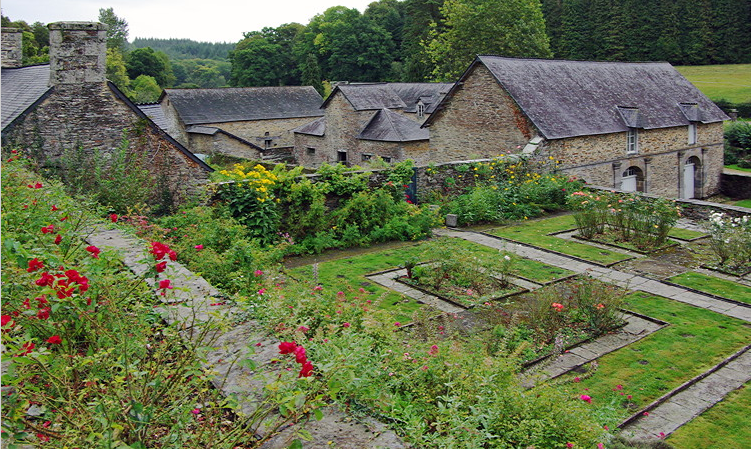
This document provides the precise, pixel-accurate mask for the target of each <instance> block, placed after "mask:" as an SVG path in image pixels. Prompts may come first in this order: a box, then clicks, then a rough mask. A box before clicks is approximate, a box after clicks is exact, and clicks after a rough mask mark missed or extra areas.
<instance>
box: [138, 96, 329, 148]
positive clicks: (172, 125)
mask: <svg viewBox="0 0 751 449" xmlns="http://www.w3.org/2000/svg"><path fill="white" fill-rule="evenodd" d="M322 102H323V98H322V97H321V95H320V94H319V93H318V92H317V91H316V90H315V89H314V88H312V87H310V86H280V87H238V88H219V89H165V90H164V93H162V96H161V98H160V99H159V103H158V105H145V106H142V108H143V109H144V112H146V113H147V114H150V115H151V116H152V117H154V118H155V119H156V120H157V121H161V122H162V123H164V125H163V126H164V129H165V130H166V131H167V132H168V133H169V134H170V135H172V136H173V137H174V138H175V139H177V140H178V141H179V142H181V143H182V144H183V145H185V146H187V147H188V148H190V149H191V151H193V152H194V153H202V154H207V155H213V154H225V155H229V156H235V157H240V158H243V159H257V160H283V159H289V158H291V156H292V147H293V145H294V135H293V133H292V129H293V128H297V127H298V126H301V125H304V124H306V123H308V122H310V120H311V119H312V118H317V117H321V116H322V115H323V111H321V109H320V106H321V103H322Z"/></svg>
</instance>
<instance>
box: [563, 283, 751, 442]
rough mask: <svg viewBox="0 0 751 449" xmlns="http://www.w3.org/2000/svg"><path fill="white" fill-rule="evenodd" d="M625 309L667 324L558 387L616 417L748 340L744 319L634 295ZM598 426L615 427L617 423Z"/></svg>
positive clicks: (643, 404)
mask: <svg viewBox="0 0 751 449" xmlns="http://www.w3.org/2000/svg"><path fill="white" fill-rule="evenodd" d="M624 307H625V308H626V309H629V310H633V311H635V312H639V313H642V314H645V315H648V316H651V317H653V318H657V319H660V320H663V321H666V322H668V323H670V325H669V326H666V327H665V328H663V329H661V330H659V331H657V332H655V333H653V334H651V335H649V336H647V337H645V338H644V339H642V340H639V341H637V342H635V343H633V344H631V345H629V346H626V347H625V348H622V349H619V350H617V351H615V352H612V353H610V354H608V355H605V356H603V357H601V358H600V359H599V369H598V370H597V371H596V373H595V374H594V375H593V376H592V377H589V378H586V379H583V380H582V381H581V382H580V383H567V384H564V385H562V386H560V387H559V388H564V389H565V390H566V391H567V392H569V393H571V394H572V395H573V394H575V395H577V396H578V395H581V394H588V395H589V396H591V397H592V398H593V399H592V400H593V404H594V405H596V406H597V407H601V408H603V410H608V409H609V410H610V411H611V412H614V414H615V415H616V416H617V419H619V420H622V419H625V418H626V417H628V416H630V415H631V414H632V413H634V412H636V411H637V410H639V409H641V408H642V407H644V406H646V405H647V404H649V403H651V402H652V401H654V400H655V399H657V398H658V397H660V396H662V395H664V394H665V393H667V392H668V391H670V390H672V389H674V388H676V387H678V386H679V385H681V384H682V383H684V382H686V381H688V380H689V379H692V378H693V377H696V376H698V375H699V374H701V373H703V372H704V371H706V370H708V369H709V368H711V367H713V366H715V365H716V364H718V363H720V362H721V361H722V360H723V359H725V358H726V357H728V356H730V355H732V354H733V353H735V352H736V351H738V350H739V349H740V348H742V347H743V346H745V345H747V344H748V343H750V342H751V329H750V328H748V327H747V326H745V323H744V322H743V321H741V320H738V319H735V318H730V317H727V316H725V315H721V314H719V313H716V312H712V311H710V310H706V309H700V308H697V307H693V306H690V305H688V304H683V303H679V302H677V301H672V300H670V299H667V298H663V297H660V296H655V295H650V294H646V293H643V292H637V293H633V294H630V295H628V296H627V297H626V300H625V306H624ZM618 385H622V387H623V389H622V390H618V389H617V386H618ZM621 393H623V395H621ZM628 395H632V398H631V399H630V400H629V399H628ZM593 412H595V411H593ZM602 424H607V425H608V426H610V427H611V428H613V427H614V426H615V425H616V424H617V423H616V422H613V423H606V422H603V423H602ZM726 447H731V446H726Z"/></svg>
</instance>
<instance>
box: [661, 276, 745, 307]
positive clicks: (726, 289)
mask: <svg viewBox="0 0 751 449" xmlns="http://www.w3.org/2000/svg"><path fill="white" fill-rule="evenodd" d="M668 280H669V281H670V282H674V283H676V284H679V285H683V286H685V287H689V288H693V289H695V290H699V291H701V292H705V293H711V294H713V295H717V296H722V297H723V298H728V299H734V300H736V301H741V302H745V303H749V304H751V287H746V286H745V285H741V284H738V283H736V282H733V281H727V280H725V279H720V278H716V277H714V276H707V275H706V274H702V273H697V272H695V271H689V272H686V273H683V274H679V275H678V276H673V277H671V278H668Z"/></svg>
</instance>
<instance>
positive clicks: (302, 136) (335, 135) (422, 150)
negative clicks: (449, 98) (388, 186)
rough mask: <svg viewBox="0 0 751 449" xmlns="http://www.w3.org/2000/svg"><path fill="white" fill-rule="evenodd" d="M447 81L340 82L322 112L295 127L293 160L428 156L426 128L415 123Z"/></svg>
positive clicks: (313, 162) (310, 163) (309, 163)
mask: <svg viewBox="0 0 751 449" xmlns="http://www.w3.org/2000/svg"><path fill="white" fill-rule="evenodd" d="M450 86H451V84H447V83H376V84H341V85H338V86H337V87H336V88H334V90H333V92H331V95H329V97H328V98H327V99H326V101H325V102H324V103H323V105H322V106H321V108H322V109H323V111H324V116H323V117H322V118H319V119H316V120H314V121H312V122H310V123H308V124H306V125H303V126H301V127H299V128H296V129H295V130H294V133H295V150H294V154H295V160H296V161H297V163H298V164H300V165H304V166H306V167H318V166H320V165H321V164H323V163H337V162H339V163H344V164H347V165H359V164H364V163H367V162H368V161H370V160H371V159H372V158H374V157H380V158H382V159H383V160H384V161H386V162H399V161H403V160H406V159H412V160H414V161H415V162H417V163H421V162H427V160H428V154H429V153H428V139H429V138H430V135H429V133H428V131H427V130H425V129H421V128H420V125H421V124H422V123H423V122H424V121H425V119H426V118H427V117H429V116H430V114H431V113H432V112H433V109H434V108H435V106H436V105H437V104H438V103H439V102H440V99H441V98H442V97H443V95H445V94H446V92H447V91H448V89H449V88H450Z"/></svg>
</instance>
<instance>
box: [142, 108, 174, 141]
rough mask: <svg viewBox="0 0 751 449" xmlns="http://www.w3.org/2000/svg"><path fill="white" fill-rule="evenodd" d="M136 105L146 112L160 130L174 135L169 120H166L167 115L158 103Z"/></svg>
mask: <svg viewBox="0 0 751 449" xmlns="http://www.w3.org/2000/svg"><path fill="white" fill-rule="evenodd" d="M136 106H138V109H140V110H141V112H143V113H144V114H146V116H147V117H148V118H150V119H151V121H152V122H154V123H155V124H156V126H158V127H160V128H162V130H163V131H164V132H166V133H167V134H169V135H170V136H172V137H175V132H174V130H173V129H172V127H171V126H170V123H169V120H167V117H166V116H165V115H164V110H163V109H162V106H161V105H160V104H159V103H150V104H137V105H136Z"/></svg>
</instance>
